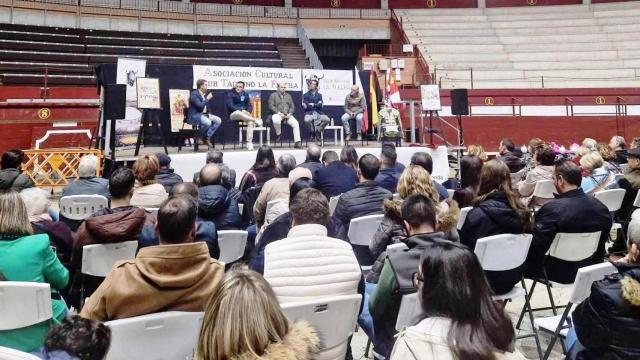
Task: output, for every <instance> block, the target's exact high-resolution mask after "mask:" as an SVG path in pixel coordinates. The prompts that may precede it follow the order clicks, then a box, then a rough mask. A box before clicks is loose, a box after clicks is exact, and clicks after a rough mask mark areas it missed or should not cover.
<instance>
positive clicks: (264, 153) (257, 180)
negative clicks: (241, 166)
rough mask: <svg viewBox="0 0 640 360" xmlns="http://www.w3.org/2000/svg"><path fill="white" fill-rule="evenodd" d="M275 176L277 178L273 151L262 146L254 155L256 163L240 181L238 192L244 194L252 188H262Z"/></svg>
mask: <svg viewBox="0 0 640 360" xmlns="http://www.w3.org/2000/svg"><path fill="white" fill-rule="evenodd" d="M276 176H278V171H277V170H276V159H275V158H274V157H273V150H271V148H270V147H269V146H267V145H262V146H260V147H259V148H258V152H257V153H256V162H255V163H254V164H253V166H252V167H251V169H249V171H247V172H246V173H245V174H244V176H243V177H242V180H240V192H243V193H244V192H245V191H246V190H248V189H249V188H251V187H253V186H262V185H263V184H264V183H266V182H267V181H269V180H271V179H272V178H274V177H276ZM256 196H257V194H256Z"/></svg>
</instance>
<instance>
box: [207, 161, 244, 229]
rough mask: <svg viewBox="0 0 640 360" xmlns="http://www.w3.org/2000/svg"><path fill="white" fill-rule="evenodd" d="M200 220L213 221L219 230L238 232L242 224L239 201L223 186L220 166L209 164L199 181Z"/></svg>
mask: <svg viewBox="0 0 640 360" xmlns="http://www.w3.org/2000/svg"><path fill="white" fill-rule="evenodd" d="M198 183H199V184H200V188H199V189H198V197H197V199H198V218H199V219H200V220H207V221H213V223H214V224H215V225H216V229H217V230H238V229H240V225H241V223H242V219H241V217H240V212H239V209H238V201H237V200H236V199H234V198H233V197H232V196H231V194H230V192H229V191H228V190H227V189H226V188H225V187H224V186H222V172H221V169H220V167H219V165H216V164H207V165H205V166H204V167H203V168H202V170H201V171H200V177H199V179H198Z"/></svg>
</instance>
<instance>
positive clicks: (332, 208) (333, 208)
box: [329, 195, 340, 215]
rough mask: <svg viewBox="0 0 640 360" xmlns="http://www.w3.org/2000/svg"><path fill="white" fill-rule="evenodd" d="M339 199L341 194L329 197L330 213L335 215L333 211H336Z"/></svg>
mask: <svg viewBox="0 0 640 360" xmlns="http://www.w3.org/2000/svg"><path fill="white" fill-rule="evenodd" d="M338 200H340V195H338V196H332V197H331V199H329V214H330V215H333V213H334V212H335V211H336V206H338Z"/></svg>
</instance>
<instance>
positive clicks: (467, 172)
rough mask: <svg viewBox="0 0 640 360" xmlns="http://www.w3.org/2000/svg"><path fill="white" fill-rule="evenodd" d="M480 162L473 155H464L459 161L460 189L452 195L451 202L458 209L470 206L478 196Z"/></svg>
mask: <svg viewBox="0 0 640 360" xmlns="http://www.w3.org/2000/svg"><path fill="white" fill-rule="evenodd" d="M482 164H483V162H482V160H481V159H480V158H479V157H477V156H474V155H464V156H463V157H462V159H461V160H460V188H458V189H456V191H455V192H454V193H453V200H455V201H456V202H457V203H458V206H459V207H460V208H463V207H468V206H472V205H473V203H474V201H475V200H476V196H477V195H478V187H479V186H480V172H481V171H482Z"/></svg>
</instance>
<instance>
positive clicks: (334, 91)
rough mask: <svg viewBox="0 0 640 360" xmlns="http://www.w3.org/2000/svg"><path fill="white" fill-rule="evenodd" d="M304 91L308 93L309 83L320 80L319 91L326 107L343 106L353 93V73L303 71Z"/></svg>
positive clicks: (349, 71) (345, 71) (347, 71)
mask: <svg viewBox="0 0 640 360" xmlns="http://www.w3.org/2000/svg"><path fill="white" fill-rule="evenodd" d="M302 77H303V79H304V86H305V88H304V90H303V92H307V91H308V83H307V82H308V81H310V80H311V79H318V91H319V92H320V94H322V100H323V102H324V105H325V106H343V105H344V99H345V98H346V97H347V95H348V94H349V93H350V92H351V86H352V85H353V71H351V70H316V69H304V70H302Z"/></svg>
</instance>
